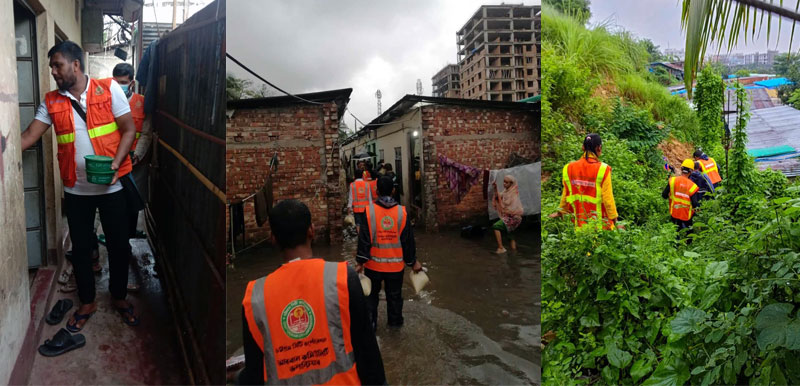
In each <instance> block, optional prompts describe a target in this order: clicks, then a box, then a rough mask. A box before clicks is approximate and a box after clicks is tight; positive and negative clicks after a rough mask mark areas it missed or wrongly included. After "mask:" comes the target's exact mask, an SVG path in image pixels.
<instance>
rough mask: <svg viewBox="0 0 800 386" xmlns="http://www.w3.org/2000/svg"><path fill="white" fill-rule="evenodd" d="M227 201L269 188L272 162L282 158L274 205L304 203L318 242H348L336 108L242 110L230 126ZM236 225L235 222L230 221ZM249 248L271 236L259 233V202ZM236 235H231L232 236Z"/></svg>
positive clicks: (251, 210)
mask: <svg viewBox="0 0 800 386" xmlns="http://www.w3.org/2000/svg"><path fill="white" fill-rule="evenodd" d="M227 128H228V130H227V134H226V135H227V139H226V142H227V149H226V173H227V190H226V193H227V196H228V199H229V200H239V199H242V198H244V197H247V196H249V195H250V194H252V193H254V192H256V191H257V190H258V189H260V188H261V186H262V185H263V184H264V181H265V179H266V176H267V169H268V167H269V160H270V158H272V156H273V154H275V153H276V152H277V154H278V158H279V160H280V166H279V167H278V171H277V173H275V174H274V175H273V187H274V190H273V191H274V199H275V201H276V202H277V201H280V200H284V199H289V198H294V199H299V200H300V201H302V202H303V203H305V204H306V205H308V207H309V209H310V210H311V218H312V223H313V224H314V227H315V229H316V237H317V240H325V241H340V240H341V239H342V208H343V206H344V203H343V202H342V197H343V194H342V193H341V189H342V184H341V181H340V179H339V174H340V172H341V170H342V169H341V167H340V165H341V163H340V161H339V154H340V153H339V145H338V128H339V121H338V112H337V106H336V104H335V103H327V104H325V105H322V106H305V105H295V106H289V107H279V108H258V109H241V110H236V111H235V112H234V114H233V116H232V117H230V118H228V121H227ZM228 224H230V221H228ZM245 229H246V235H247V239H248V240H249V242H254V241H259V240H262V239H265V238H268V237H269V236H270V230H269V223H267V224H265V225H264V226H263V227H258V226H257V224H256V219H255V207H254V201H253V200H249V201H247V202H246V204H245ZM228 234H229V235H230V230H228Z"/></svg>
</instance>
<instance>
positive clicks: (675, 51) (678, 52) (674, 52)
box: [664, 48, 686, 60]
mask: <svg viewBox="0 0 800 386" xmlns="http://www.w3.org/2000/svg"><path fill="white" fill-rule="evenodd" d="M664 56H666V57H668V58H670V60H683V59H684V57H686V52H685V51H684V50H683V49H681V48H667V49H665V50H664Z"/></svg>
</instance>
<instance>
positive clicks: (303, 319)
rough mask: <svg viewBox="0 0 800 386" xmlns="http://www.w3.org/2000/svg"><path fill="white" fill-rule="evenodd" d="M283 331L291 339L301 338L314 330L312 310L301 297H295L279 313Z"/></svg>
mask: <svg viewBox="0 0 800 386" xmlns="http://www.w3.org/2000/svg"><path fill="white" fill-rule="evenodd" d="M281 326H283V332H285V333H286V335H288V336H289V337H290V338H292V339H303V338H305V337H307V336H308V335H309V334H311V331H313V330H314V310H312V309H311V306H309V305H308V303H306V302H305V300H303V299H297V300H295V301H293V302H291V303H289V304H288V305H286V308H284V309H283V312H282V313H281Z"/></svg>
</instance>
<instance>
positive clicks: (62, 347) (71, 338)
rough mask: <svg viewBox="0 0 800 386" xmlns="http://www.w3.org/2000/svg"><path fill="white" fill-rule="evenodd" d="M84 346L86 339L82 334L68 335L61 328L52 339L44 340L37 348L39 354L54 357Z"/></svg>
mask: <svg viewBox="0 0 800 386" xmlns="http://www.w3.org/2000/svg"><path fill="white" fill-rule="evenodd" d="M85 345H86V337H84V336H83V334H75V335H70V333H69V332H67V330H65V329H63V328H62V329H60V330H58V332H57V333H56V334H55V335H54V336H53V339H46V340H45V341H44V344H43V345H41V346H39V354H42V355H44V356H46V357H54V356H57V355H61V354H63V353H65V352H67V351H71V350H74V349H76V348H81V347H83V346H85Z"/></svg>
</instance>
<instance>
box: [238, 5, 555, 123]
mask: <svg viewBox="0 0 800 386" xmlns="http://www.w3.org/2000/svg"><path fill="white" fill-rule="evenodd" d="M501 2H502V0H436V1H431V0H409V1H390V0H381V1H376V0H337V1H325V0H271V1H264V0H235V1H228V2H227V27H226V29H227V31H226V33H227V37H226V38H227V44H226V45H227V52H228V53H229V54H231V55H232V56H233V57H235V58H236V59H237V60H239V61H240V62H242V63H244V64H245V65H247V66H248V67H250V69H252V70H253V71H255V72H256V73H258V74H260V75H261V76H263V77H264V78H266V79H267V80H269V81H270V82H272V83H274V84H275V85H277V86H278V87H281V88H283V89H284V90H286V91H288V92H290V93H297V94H300V93H306V92H314V91H324V90H332V89H338V88H353V94H352V95H351V97H350V104H349V109H350V111H352V112H353V114H355V115H356V116H357V117H358V118H359V119H360V120H361V121H362V122H364V123H368V122H369V121H371V120H372V119H374V118H375V117H376V116H377V113H378V112H377V100H376V98H375V91H377V90H378V89H380V90H381V93H382V96H383V97H382V98H381V102H382V106H383V111H386V109H388V108H389V107H391V106H392V105H393V104H394V103H395V102H397V101H398V100H399V99H400V98H402V97H403V96H404V95H405V94H415V93H416V83H417V79H421V80H422V89H423V94H424V95H430V94H431V87H432V86H431V77H432V76H433V75H435V74H436V72H437V71H439V70H440V69H441V68H442V67H444V65H445V64H447V63H456V59H457V57H456V50H457V46H456V31H457V30H458V29H460V28H461V27H462V26H463V25H464V24H465V23H466V22H467V20H468V19H469V17H471V16H472V15H473V14H474V13H475V11H477V10H478V8H479V7H480V6H481V5H483V4H499V3H501ZM506 2H509V1H507V0H506ZM509 3H511V2H509ZM513 3H516V4H519V3H524V4H526V5H534V4H541V1H540V0H515V1H513ZM227 71H228V73H233V74H235V75H237V76H240V77H245V78H248V79H254V84H261V82H259V81H258V80H255V78H254V77H252V76H250V75H249V74H247V73H246V72H245V71H244V70H242V69H241V68H240V67H239V66H238V65H237V64H236V63H233V62H231V61H230V60H228V61H227ZM345 122H346V123H347V125H348V126H349V127H350V128H351V129H352V128H353V117H352V116H350V115H349V114H346V115H345Z"/></svg>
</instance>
